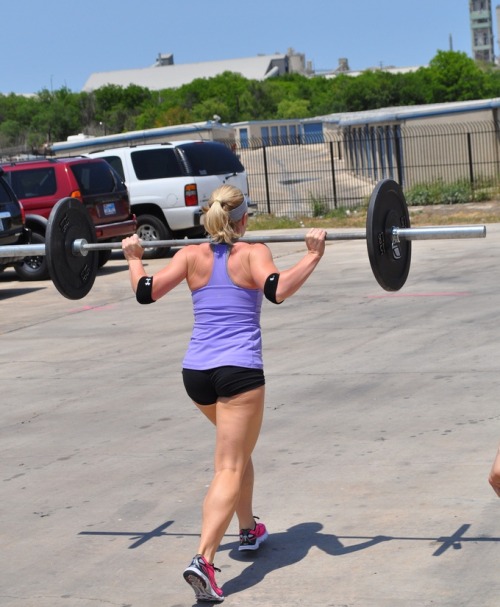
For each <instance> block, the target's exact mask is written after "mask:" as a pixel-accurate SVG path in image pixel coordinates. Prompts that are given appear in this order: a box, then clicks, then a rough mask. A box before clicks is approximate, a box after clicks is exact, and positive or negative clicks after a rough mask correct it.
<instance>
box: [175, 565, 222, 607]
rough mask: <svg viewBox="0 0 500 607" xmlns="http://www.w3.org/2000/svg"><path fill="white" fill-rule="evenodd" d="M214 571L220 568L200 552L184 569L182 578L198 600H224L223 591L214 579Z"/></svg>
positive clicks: (218, 601)
mask: <svg viewBox="0 0 500 607" xmlns="http://www.w3.org/2000/svg"><path fill="white" fill-rule="evenodd" d="M216 571H220V569H217V567H214V566H213V565H211V564H210V563H209V562H207V560H206V559H205V558H204V557H203V556H202V555H201V554H197V555H196V556H195V557H194V558H193V560H192V561H191V565H189V567H188V568H187V569H186V570H185V571H184V573H183V575H184V579H185V580H186V582H187V583H188V584H189V585H190V586H191V588H192V589H193V590H194V593H195V595H196V599H197V600H198V601H211V602H213V603H222V601H223V600H224V593H223V592H222V589H221V588H219V587H218V586H217V582H216V581H215V572H216Z"/></svg>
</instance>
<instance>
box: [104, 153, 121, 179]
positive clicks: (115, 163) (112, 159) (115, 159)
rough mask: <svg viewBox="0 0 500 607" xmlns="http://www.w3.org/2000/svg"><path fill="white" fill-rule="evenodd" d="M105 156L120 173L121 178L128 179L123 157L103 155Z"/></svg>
mask: <svg viewBox="0 0 500 607" xmlns="http://www.w3.org/2000/svg"><path fill="white" fill-rule="evenodd" d="M103 158H104V160H105V161H106V162H107V163H108V164H110V165H111V166H112V167H113V168H114V169H115V171H116V172H117V173H118V175H120V178H121V180H122V181H126V179H125V171H124V170H123V162H122V159H121V158H120V157H119V156H103Z"/></svg>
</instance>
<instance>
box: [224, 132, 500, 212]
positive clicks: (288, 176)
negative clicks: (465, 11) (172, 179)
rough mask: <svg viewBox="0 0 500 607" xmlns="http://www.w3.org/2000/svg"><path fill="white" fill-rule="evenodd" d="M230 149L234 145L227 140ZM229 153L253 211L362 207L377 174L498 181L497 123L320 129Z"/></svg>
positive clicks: (402, 179)
mask: <svg viewBox="0 0 500 607" xmlns="http://www.w3.org/2000/svg"><path fill="white" fill-rule="evenodd" d="M233 148H234V142H233ZM235 151H236V153H237V154H238V155H239V156H240V159H241V161H242V163H243V164H244V166H245V168H246V170H247V173H248V181H249V189H250V196H251V198H252V201H253V202H254V203H256V204H257V208H258V212H259V213H266V214H272V215H275V216H289V217H299V216H312V215H319V214H324V213H327V212H329V211H332V210H334V209H337V208H354V207H359V206H363V205H365V204H367V202H368V199H369V197H370V195H371V192H372V191H373V188H374V186H375V185H376V183H377V182H378V181H379V180H380V179H385V178H390V179H395V180H396V181H398V183H400V184H401V185H402V186H403V189H404V190H408V189H410V188H412V187H414V186H417V185H419V186H420V185H424V184H429V185H430V184H432V183H435V182H436V181H441V182H443V183H450V184H451V183H456V182H457V183H458V182H466V183H468V184H470V186H471V188H472V189H473V188H474V186H475V184H477V183H479V182H482V183H484V181H485V180H487V181H489V182H490V183H496V182H498V181H500V177H499V174H500V124H499V123H496V122H493V121H489V122H477V123H453V124H440V125H429V124H427V125H420V126H413V125H412V126H406V125H383V126H366V125H362V126H359V127H358V126H357V127H348V128H346V129H344V130H341V131H330V132H329V131H325V133H324V134H323V135H322V136H321V137H319V138H318V139H317V140H316V141H315V140H312V139H311V137H309V138H308V140H307V141H304V142H291V141H289V140H284V141H280V140H279V139H277V140H273V141H272V142H269V141H266V142H264V141H263V140H257V139H252V140H250V141H247V142H245V146H244V147H237V148H236V150H235Z"/></svg>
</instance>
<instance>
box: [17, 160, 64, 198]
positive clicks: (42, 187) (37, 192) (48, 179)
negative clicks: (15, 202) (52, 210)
mask: <svg viewBox="0 0 500 607" xmlns="http://www.w3.org/2000/svg"><path fill="white" fill-rule="evenodd" d="M7 175H8V178H9V181H10V184H11V186H12V188H13V190H14V191H15V192H16V193H17V196H18V198H37V197H38V196H53V195H54V194H55V193H56V190H57V184H56V175H55V170H54V168H52V167H44V168H41V169H27V170H25V171H12V172H9V173H7Z"/></svg>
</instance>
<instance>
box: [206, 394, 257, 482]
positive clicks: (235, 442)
mask: <svg viewBox="0 0 500 607" xmlns="http://www.w3.org/2000/svg"><path fill="white" fill-rule="evenodd" d="M264 395H265V386H260V387H259V388H255V389H253V390H248V391H247V392H243V393H241V394H237V395H236V396H228V397H224V398H222V397H221V398H219V400H218V401H217V404H216V436H217V439H216V447H215V466H216V470H217V469H220V468H221V467H234V468H238V469H241V470H243V469H244V468H245V466H246V464H247V462H248V460H249V458H250V456H251V454H252V451H253V449H254V447H255V444H256V443H257V439H258V438H259V433H260V429H261V426H262V418H263V413H264Z"/></svg>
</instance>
